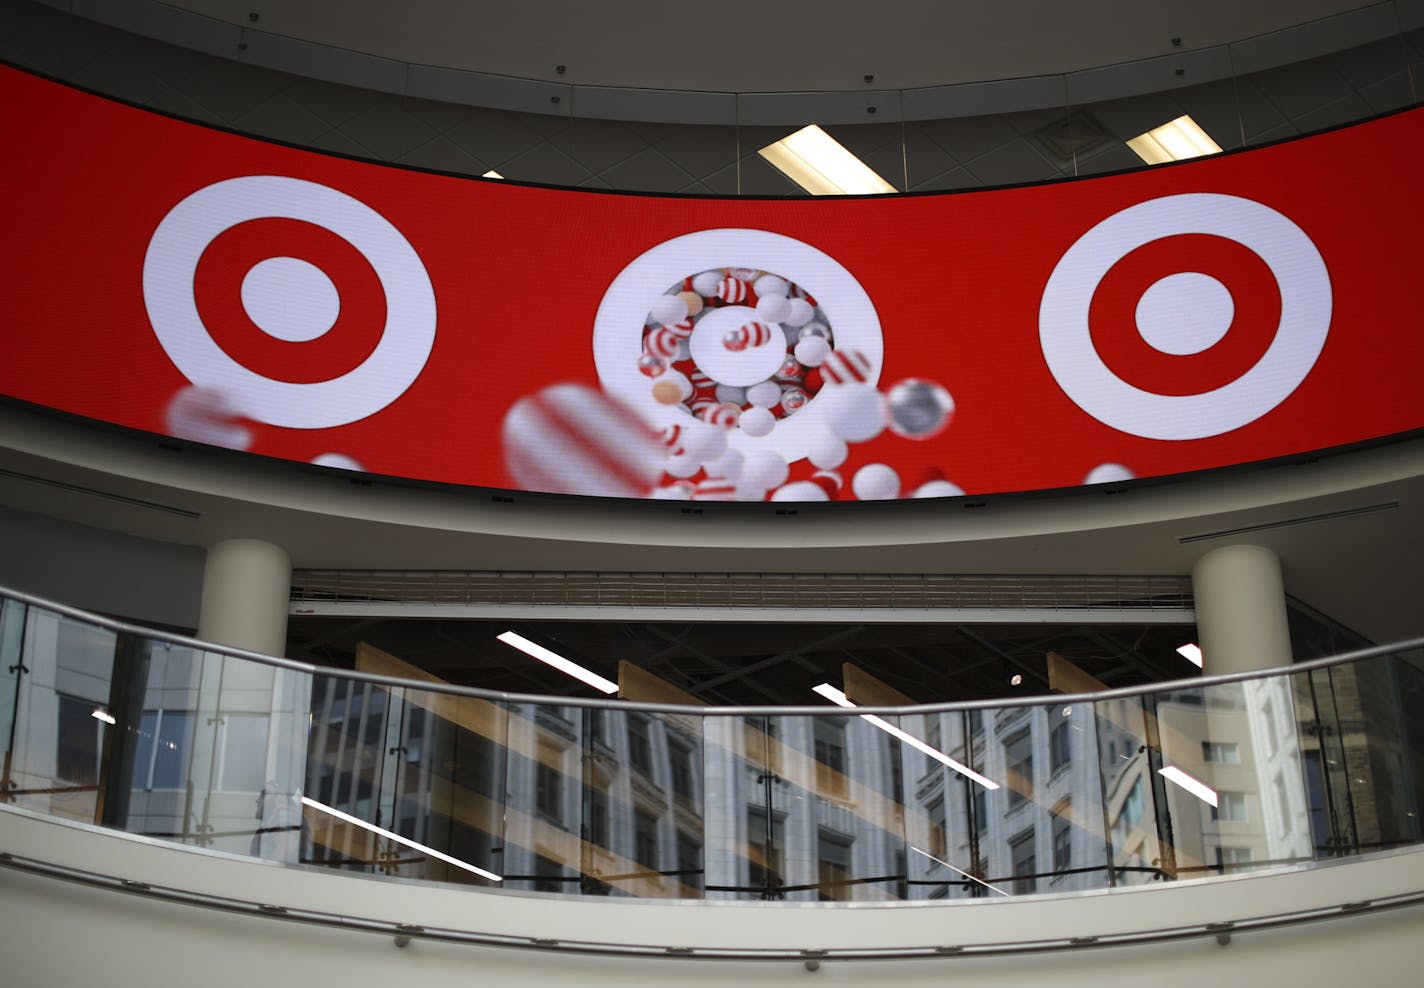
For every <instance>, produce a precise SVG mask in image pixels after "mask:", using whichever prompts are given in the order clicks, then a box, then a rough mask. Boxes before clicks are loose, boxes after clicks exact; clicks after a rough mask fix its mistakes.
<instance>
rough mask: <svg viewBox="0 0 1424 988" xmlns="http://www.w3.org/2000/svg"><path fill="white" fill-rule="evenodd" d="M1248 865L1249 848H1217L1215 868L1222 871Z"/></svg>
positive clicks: (1249, 858)
mask: <svg viewBox="0 0 1424 988" xmlns="http://www.w3.org/2000/svg"><path fill="white" fill-rule="evenodd" d="M1250 863H1251V849H1250V848H1249V847H1218V848H1217V849H1216V866H1217V868H1219V869H1221V870H1222V871H1226V870H1227V869H1229V868H1233V867H1239V866H1241V865H1249V864H1250Z"/></svg>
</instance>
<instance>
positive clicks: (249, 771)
mask: <svg viewBox="0 0 1424 988" xmlns="http://www.w3.org/2000/svg"><path fill="white" fill-rule="evenodd" d="M267 722H268V717H267V715H266V714H223V716H222V721H221V723H220V730H221V731H222V763H221V764H222V776H221V778H220V780H219V783H218V785H219V788H221V789H224V790H226V791H228V792H259V791H261V790H262V789H263V788H264V787H265V786H266V785H267Z"/></svg>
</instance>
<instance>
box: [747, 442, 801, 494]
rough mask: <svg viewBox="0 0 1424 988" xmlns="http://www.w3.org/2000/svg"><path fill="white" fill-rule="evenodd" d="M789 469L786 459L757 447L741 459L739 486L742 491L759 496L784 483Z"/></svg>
mask: <svg viewBox="0 0 1424 988" xmlns="http://www.w3.org/2000/svg"><path fill="white" fill-rule="evenodd" d="M790 473H791V469H790V468H789V467H788V466H787V465H786V461H785V460H783V459H782V458H781V456H780V455H779V454H777V453H773V452H772V451H771V450H769V449H757V450H753V451H752V452H750V453H747V454H746V456H745V459H743V461H742V476H741V482H740V483H741V488H742V490H743V492H754V493H755V496H757V497H761V496H762V495H763V494H765V493H766V492H767V491H769V490H771V489H772V488H773V487H780V486H781V485H782V484H784V483H786V478H787V476H788V475H789V474H790Z"/></svg>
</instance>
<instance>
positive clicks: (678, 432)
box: [658, 422, 687, 456]
mask: <svg viewBox="0 0 1424 988" xmlns="http://www.w3.org/2000/svg"><path fill="white" fill-rule="evenodd" d="M686 437H687V427H686V426H684V425H683V424H682V423H680V422H673V423H671V424H669V425H666V426H664V427H663V430H662V431H661V432H659V433H658V438H659V439H661V440H662V442H663V445H664V446H666V447H667V450H668V452H669V453H671V454H672V455H673V456H676V455H678V454H679V453H681V452H682V443H683V440H684V439H685V438H686Z"/></svg>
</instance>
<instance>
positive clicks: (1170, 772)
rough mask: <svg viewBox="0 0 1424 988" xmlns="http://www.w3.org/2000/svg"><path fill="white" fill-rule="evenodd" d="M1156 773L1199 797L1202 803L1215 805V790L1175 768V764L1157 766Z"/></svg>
mask: <svg viewBox="0 0 1424 988" xmlns="http://www.w3.org/2000/svg"><path fill="white" fill-rule="evenodd" d="M1157 774H1158V775H1160V776H1162V778H1164V779H1166V780H1167V781H1168V782H1175V783H1176V784H1177V785H1179V786H1181V787H1182V788H1183V789H1185V790H1186V791H1187V792H1189V793H1191V794H1192V795H1193V796H1195V797H1196V798H1197V799H1200V800H1201V801H1202V802H1203V803H1208V804H1210V805H1212V806H1215V805H1216V790H1215V789H1213V788H1212V787H1211V786H1209V785H1207V784H1206V783H1205V782H1202V781H1201V780H1200V779H1194V778H1192V777H1191V776H1190V775H1188V774H1187V773H1186V772H1183V771H1182V770H1181V769H1179V768H1177V766H1175V765H1168V766H1167V767H1166V768H1159V769H1158V770H1157Z"/></svg>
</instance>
